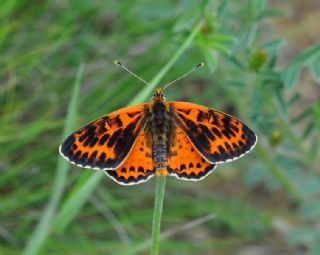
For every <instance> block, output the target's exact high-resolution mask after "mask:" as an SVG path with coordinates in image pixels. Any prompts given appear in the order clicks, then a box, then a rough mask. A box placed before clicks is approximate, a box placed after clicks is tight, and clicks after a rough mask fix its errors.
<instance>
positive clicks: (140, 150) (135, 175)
mask: <svg viewBox="0 0 320 255" xmlns="http://www.w3.org/2000/svg"><path fill="white" fill-rule="evenodd" d="M106 173H107V175H109V176H110V177H111V178H112V179H113V180H115V181H116V182H118V183H120V184H122V185H134V184H138V183H141V182H145V181H147V180H149V179H150V178H151V177H152V176H154V166H153V161H152V152H151V149H150V148H149V147H148V146H147V145H146V143H145V136H144V131H143V130H142V131H141V133H140V134H139V135H138V137H137V138H136V141H135V143H134V145H133V148H132V150H131V152H130V154H129V156H128V157H127V158H126V159H125V161H124V163H123V164H121V166H120V167H118V168H116V169H114V170H106Z"/></svg>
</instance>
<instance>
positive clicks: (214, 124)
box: [169, 102, 257, 164]
mask: <svg viewBox="0 0 320 255" xmlns="http://www.w3.org/2000/svg"><path fill="white" fill-rule="evenodd" d="M169 104H170V107H171V109H172V111H173V114H174V118H175V119H176V121H177V123H178V125H179V126H180V127H181V128H182V129H183V131H184V132H185V133H186V134H187V135H188V137H189V138H190V140H191V142H192V143H193V145H194V146H195V147H196V148H197V150H198V151H199V152H200V153H201V154H202V155H203V157H205V158H206V159H207V160H208V161H209V162H210V163H212V164H218V163H223V162H228V161H231V160H234V159H237V158H239V157H241V156H243V155H244V154H246V153H247V152H249V151H250V150H251V149H252V148H253V147H254V145H255V144H256V141H257V137H256V135H255V134H254V132H253V131H252V130H251V129H250V128H249V127H248V126H247V125H245V124H244V123H243V122H241V121H240V120H238V119H236V118H234V117H231V116H229V115H227V114H225V113H222V112H219V111H216V110H213V109H210V108H208V107H205V106H201V105H196V104H192V103H188V102H170V103H169Z"/></svg>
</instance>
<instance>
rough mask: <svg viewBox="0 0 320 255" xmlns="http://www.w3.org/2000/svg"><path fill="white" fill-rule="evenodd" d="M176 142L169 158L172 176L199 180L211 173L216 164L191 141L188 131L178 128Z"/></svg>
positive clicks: (169, 168)
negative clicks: (203, 154) (201, 153)
mask: <svg viewBox="0 0 320 255" xmlns="http://www.w3.org/2000/svg"><path fill="white" fill-rule="evenodd" d="M175 133H176V138H175V143H174V144H173V146H172V148H171V156H170V157H169V160H168V171H169V174H170V175H172V176H175V177H177V178H178V179H183V180H192V181H197V180H201V179H203V178H204V177H206V176H207V175H208V174H209V173H211V172H212V171H213V170H214V168H215V165H214V164H211V163H209V162H208V161H206V160H205V159H204V158H203V157H202V156H201V155H200V154H199V152H198V150H197V149H196V148H195V147H194V145H193V144H192V143H191V141H190V139H189V138H188V136H187V135H186V133H185V132H184V131H183V130H182V129H181V128H180V127H177V128H176V132H175Z"/></svg>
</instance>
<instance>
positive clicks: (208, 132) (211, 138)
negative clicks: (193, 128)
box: [199, 124, 215, 140]
mask: <svg viewBox="0 0 320 255" xmlns="http://www.w3.org/2000/svg"><path fill="white" fill-rule="evenodd" d="M199 127H200V128H201V130H202V132H203V133H204V134H205V135H206V136H207V137H208V138H209V139H210V140H215V137H214V135H213V134H212V133H211V132H210V130H209V129H208V128H207V126H205V125H203V124H200V125H199Z"/></svg>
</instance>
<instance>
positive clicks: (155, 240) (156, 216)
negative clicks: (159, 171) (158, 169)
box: [151, 176, 166, 255]
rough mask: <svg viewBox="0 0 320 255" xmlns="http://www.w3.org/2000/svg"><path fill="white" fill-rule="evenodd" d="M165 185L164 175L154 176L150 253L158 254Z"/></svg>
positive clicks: (152, 254)
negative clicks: (154, 190)
mask: <svg viewBox="0 0 320 255" xmlns="http://www.w3.org/2000/svg"><path fill="white" fill-rule="evenodd" d="M165 186H166V176H157V177H156V192H155V205H154V212H153V220H152V246H151V255H158V254H159V236H160V224H161V215H162V208H163V198H164V192H165Z"/></svg>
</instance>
